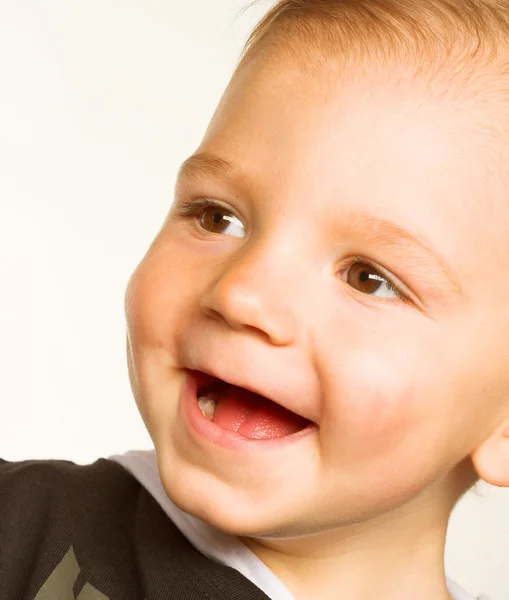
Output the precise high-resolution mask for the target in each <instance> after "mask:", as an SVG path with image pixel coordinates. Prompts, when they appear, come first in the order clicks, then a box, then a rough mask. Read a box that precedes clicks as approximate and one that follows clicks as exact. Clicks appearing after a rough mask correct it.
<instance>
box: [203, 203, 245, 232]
mask: <svg viewBox="0 0 509 600" xmlns="http://www.w3.org/2000/svg"><path fill="white" fill-rule="evenodd" d="M200 225H201V226H202V227H203V229H205V230H206V231H210V232H211V233H219V234H223V233H225V234H227V235H235V232H236V231H237V232H238V229H239V226H240V227H241V228H242V229H243V227H244V226H243V225H242V223H241V222H240V221H239V220H238V219H237V217H235V216H234V215H232V213H231V212H230V211H228V210H226V209H225V208H222V207H220V206H208V207H206V208H205V209H204V210H203V211H202V213H201V215H200ZM228 228H229V230H228ZM241 233H242V232H241ZM240 237H244V236H243V235H241V236H240Z"/></svg>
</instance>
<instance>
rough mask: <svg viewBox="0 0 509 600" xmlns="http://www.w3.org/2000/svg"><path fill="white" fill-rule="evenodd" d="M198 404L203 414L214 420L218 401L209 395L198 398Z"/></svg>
mask: <svg viewBox="0 0 509 600" xmlns="http://www.w3.org/2000/svg"><path fill="white" fill-rule="evenodd" d="M198 406H199V407H200V409H201V412H202V413H203V416H204V417H206V418H207V419H208V420H209V421H212V419H213V418H214V413H215V412H216V401H215V400H213V399H212V398H210V397H208V396H201V397H200V398H198Z"/></svg>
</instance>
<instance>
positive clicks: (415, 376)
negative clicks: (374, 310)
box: [323, 322, 450, 463]
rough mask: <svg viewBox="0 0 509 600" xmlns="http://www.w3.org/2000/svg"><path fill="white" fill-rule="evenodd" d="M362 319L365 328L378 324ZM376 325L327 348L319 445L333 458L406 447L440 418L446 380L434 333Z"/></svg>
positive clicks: (371, 456)
mask: <svg viewBox="0 0 509 600" xmlns="http://www.w3.org/2000/svg"><path fill="white" fill-rule="evenodd" d="M364 325H365V326H366V328H365V329H364V328H363V329H364V331H370V330H371V331H377V329H376V328H375V326H373V328H372V329H371V328H370V327H369V324H368V323H366V322H365V323H364ZM379 329H380V326H379V327H378V333H379V335H377V336H374V335H368V336H365V335H362V333H360V332H359V331H358V330H357V331H356V332H352V336H351V338H350V339H351V342H350V343H348V342H347V341H345V342H344V343H343V344H342V345H341V348H340V349H339V350H338V349H337V348H336V351H335V353H334V352H332V353H330V356H331V357H332V359H331V360H330V361H329V365H328V368H327V372H328V373H329V376H328V377H326V378H325V379H324V392H323V393H324V398H325V399H326V400H325V403H324V411H325V414H324V415H323V417H324V418H323V423H324V427H323V444H324V449H325V451H326V453H327V454H328V456H329V457H330V460H331V461H333V462H336V463H337V461H338V460H342V458H341V457H344V458H345V461H346V462H348V461H352V460H355V461H356V462H362V461H370V462H373V461H375V462H376V459H377V458H380V459H381V460H383V457H384V456H385V457H388V456H389V455H393V456H394V455H396V454H397V453H398V452H403V451H404V450H403V449H404V447H405V445H406V448H407V450H412V448H415V447H416V444H417V445H418V444H419V440H421V441H422V440H425V439H426V438H429V437H430V436H433V431H434V428H438V427H440V417H441V416H443V417H444V418H446V412H447V402H446V400H445V398H446V397H447V396H446V394H447V390H448V389H449V391H450V385H449V384H448V382H447V377H446V374H445V373H446V366H445V364H444V363H443V361H441V360H440V358H439V357H440V355H441V354H443V352H442V350H441V349H440V347H437V343H436V340H434V338H433V335H432V334H431V333H430V332H426V331H416V328H415V326H414V327H413V329H412V328H411V327H410V328H409V329H406V328H401V327H398V328H395V327H388V328H387V329H388V331H387V332H382V331H379ZM398 331H401V332H403V331H406V332H409V331H413V334H412V335H410V334H409V333H406V334H401V335H398V333H397V332H398ZM343 333H345V332H343ZM343 339H345V338H343ZM444 369H445V372H444ZM441 411H442V412H443V414H441ZM409 444H410V445H411V446H412V448H410V446H409ZM399 460H401V455H400V458H399Z"/></svg>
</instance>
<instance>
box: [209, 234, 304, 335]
mask: <svg viewBox="0 0 509 600" xmlns="http://www.w3.org/2000/svg"><path fill="white" fill-rule="evenodd" d="M300 275H302V276H300ZM303 277H304V276H303V274H299V261H298V260H295V254H294V252H293V248H292V246H291V242H290V240H289V239H288V238H285V239H283V238H281V237H280V239H278V240H277V241H276V240H274V239H270V240H269V239H267V238H266V239H264V240H262V239H257V240H255V239H252V240H250V241H249V242H247V243H246V244H245V245H244V246H243V247H242V248H240V249H239V250H238V251H237V252H236V253H234V254H232V256H231V257H230V258H229V259H228V260H226V261H224V262H222V263H221V265H220V267H219V272H218V274H217V275H216V277H215V278H214V279H213V281H212V282H211V283H210V285H209V286H208V288H207V290H206V292H205V293H204V294H203V296H202V300H201V306H202V309H203V310H204V311H205V312H206V313H207V314H209V315H211V316H213V317H215V318H216V319H217V318H219V317H221V318H222V319H224V321H226V322H227V323H228V324H229V325H230V327H232V328H234V329H243V328H246V327H248V328H255V329H258V330H259V331H261V332H263V333H264V334H265V335H266V336H267V337H268V338H269V339H270V340H271V342H272V343H274V344H276V345H289V344H292V343H293V342H294V341H295V339H296V338H297V334H298V332H297V326H298V323H299V319H298V318H297V313H298V310H299V296H300V295H299V294H298V291H297V289H296V288H297V285H298V286H299V288H300V287H301V286H304V285H305V283H304V281H303Z"/></svg>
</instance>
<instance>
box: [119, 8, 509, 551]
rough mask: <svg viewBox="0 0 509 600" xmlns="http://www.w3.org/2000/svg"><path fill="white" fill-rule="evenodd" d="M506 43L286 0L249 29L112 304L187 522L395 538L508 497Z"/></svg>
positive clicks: (482, 12)
mask: <svg viewBox="0 0 509 600" xmlns="http://www.w3.org/2000/svg"><path fill="white" fill-rule="evenodd" d="M508 27H509V8H508V6H507V4H506V3H505V2H497V1H495V0H492V1H491V2H489V1H485V2H481V0H463V1H460V0H449V1H448V2H446V1H445V0H443V1H440V0H432V1H427V2H425V3H424V2H422V1H421V0H414V1H411V0H406V1H404V0H403V1H402V0H331V1H326V0H285V1H283V2H280V3H279V4H277V5H276V6H275V7H274V8H273V9H272V11H271V12H269V13H268V15H267V16H266V17H265V19H264V20H263V21H262V22H261V23H260V24H259V26H258V28H257V29H256V30H255V32H254V34H253V35H252V36H251V38H250V40H249V42H248V45H247V48H246V52H245V53H244V55H243V57H242V60H241V61H240V63H239V65H238V68H237V70H236V72H235V74H234V76H233V78H232V81H231V83H230V85H229V86H228V88H227V90H226V92H225V94H224V96H223V98H222V100H221V103H220V105H219V107H218V109H217V111H216V113H215V115H214V117H213V119H212V121H211V124H210V126H209V128H208V130H207V132H206V134H205V137H204V139H203V141H202V143H201V144H200V146H199V148H198V149H197V151H196V153H195V154H194V155H193V156H192V157H191V158H190V159H188V160H187V161H186V162H185V164H184V165H183V166H182V168H181V170H180V172H179V177H178V181H177V185H176V196H175V201H174V203H173V206H172V208H171V210H170V213H169V216H168V218H167V219H166V221H165V223H164V225H163V227H162V229H161V231H160V232H159V234H158V236H157V237H156V239H155V241H154V243H153V245H152V246H151V248H150V249H149V251H148V253H147V255H146V256H145V258H144V259H143V261H142V262H141V264H140V265H139V267H138V268H137V270H136V271H135V273H134V274H133V277H132V279H131V281H130V284H129V287H128V292H127V304H126V306H127V317H128V332H129V333H128V356H129V368H130V376H131V382H132V386H133V390H134V394H135V397H136V400H137V403H138V406H139V408H140V411H141V413H142V416H143V418H144V421H145V423H146V425H147V428H148V430H149V432H150V434H151V436H152V439H153V442H154V445H155V448H156V452H157V458H158V463H159V468H160V472H161V477H162V482H163V484H164V486H165V489H166V490H167V492H168V494H169V496H170V497H171V498H172V499H173V500H174V501H175V502H176V503H177V504H178V505H179V506H181V507H182V508H183V509H185V510H187V511H188V512H190V513H192V514H194V515H196V516H198V517H200V518H202V519H204V520H206V521H209V522H210V523H212V524H214V525H216V526H218V527H220V528H222V529H224V530H226V531H229V532H232V533H235V534H237V535H244V536H249V537H253V538H265V539H269V538H273V539H276V538H279V539H285V538H290V537H297V536H300V535H303V534H309V533H319V532H322V533H323V535H325V532H329V533H330V534H331V535H341V531H342V530H343V529H344V527H346V526H347V525H352V524H360V525H359V527H361V526H362V523H363V522H365V521H367V520H375V522H378V523H379V525H380V526H381V527H382V530H383V527H384V524H385V523H387V522H389V521H391V522H392V524H391V528H392V532H393V534H394V535H396V534H395V533H394V528H395V524H394V523H395V521H396V518H399V521H398V523H399V525H398V532H399V533H398V534H399V535H401V536H402V537H404V536H405V535H408V536H411V538H412V540H414V541H415V540H416V538H418V537H419V536H420V535H421V534H422V535H429V532H430V531H438V532H440V533H441V534H443V533H444V531H445V527H446V525H447V521H448V517H449V515H450V512H451V510H452V508H453V507H454V505H455V503H456V502H457V501H458V499H459V498H460V497H461V495H462V494H463V493H464V492H465V491H466V490H468V489H469V488H470V487H471V486H472V485H473V484H474V483H475V482H476V481H477V480H478V478H479V477H481V478H482V479H484V480H485V481H487V482H489V483H491V484H493V485H497V486H509V368H508V364H509V343H508V340H509V308H508V307H509V280H508V278H507V277H506V273H507V272H508V269H509V241H508V236H507V222H508V221H507V219H508V214H509V198H508V197H507V196H508V190H509V187H508V185H507V179H508V177H507V175H508V166H507V154H508V152H507V151H508V149H509V145H508V141H509V138H508V137H507V136H508V133H509V131H508V127H507V125H508V122H509V120H508V105H507V103H506V99H507V90H508V87H509V85H508V84H509V74H507V75H506V73H505V72H504V68H506V67H507V58H508V51H507V47H506V46H505V45H503V44H504V41H505V40H504V30H505V32H506V31H507V28H508ZM506 39H507V35H506ZM504 61H505V62H504ZM199 372H201V373H199ZM204 373H206V374H208V375H214V376H215V377H217V378H219V379H220V380H223V381H225V382H227V383H230V384H233V385H235V386H238V387H239V388H243V389H244V391H242V390H241V389H236V388H231V387H230V388H228V387H227V386H224V385H223V386H222V387H221V386H219V387H217V385H216V384H217V381H216V382H215V384H214V382H212V379H211V378H210V377H207V376H205V375H203V374H204ZM211 382H212V383H211ZM245 390H250V391H251V392H256V393H258V394H259V395H260V396H263V397H264V398H265V399H262V398H260V397H255V396H253V395H252V394H249V393H247V392H246V391H245ZM214 394H215V395H214ZM197 396H203V397H207V396H208V397H209V398H210V399H209V401H202V402H201V403H200V404H201V406H202V408H203V409H204V412H205V415H203V414H202V412H201V411H200V407H199V405H198V402H197ZM214 398H215V399H216V400H217V402H216V403H214V402H213V399H214ZM266 399H269V400H266ZM214 410H215V414H214V416H213V417H212V420H210V417H211V414H212V412H213V411H214ZM207 415H208V416H207ZM231 430H234V432H233V433H232V431H231ZM333 531H335V533H334V534H332V533H331V532H333Z"/></svg>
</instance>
